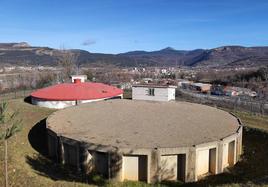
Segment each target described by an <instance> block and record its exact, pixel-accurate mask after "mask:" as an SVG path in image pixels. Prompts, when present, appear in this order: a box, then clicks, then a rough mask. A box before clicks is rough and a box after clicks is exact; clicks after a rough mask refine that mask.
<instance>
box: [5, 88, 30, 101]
mask: <svg viewBox="0 0 268 187" xmlns="http://www.w3.org/2000/svg"><path fill="white" fill-rule="evenodd" d="M33 91H35V90H33V89H31V90H26V89H25V90H15V91H12V92H6V93H0V100H11V99H19V98H26V97H28V96H30V94H31V93H32V92H33Z"/></svg>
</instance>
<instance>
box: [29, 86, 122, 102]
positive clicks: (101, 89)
mask: <svg viewBox="0 0 268 187" xmlns="http://www.w3.org/2000/svg"><path fill="white" fill-rule="evenodd" d="M120 94H123V90H121V89H119V88H116V87H114V86H109V85H106V84H103V83H93V82H85V83H79V82H78V83H63V84H57V85H54V86H50V87H47V88H43V89H40V90H37V91H35V92H32V93H31V96H32V97H35V98H38V99H44V100H54V101H67V100H93V99H102V98H110V97H114V96H118V95H120Z"/></svg>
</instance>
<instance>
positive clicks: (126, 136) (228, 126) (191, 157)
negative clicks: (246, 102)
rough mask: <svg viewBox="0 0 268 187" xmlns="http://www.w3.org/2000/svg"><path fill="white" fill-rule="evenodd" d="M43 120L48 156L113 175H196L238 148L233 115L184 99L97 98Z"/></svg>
mask: <svg viewBox="0 0 268 187" xmlns="http://www.w3.org/2000/svg"><path fill="white" fill-rule="evenodd" d="M46 125H47V131H48V148H49V155H50V156H51V157H53V158H55V159H56V160H58V161H59V162H61V163H64V164H67V165H70V166H73V167H75V168H77V169H78V170H79V171H81V172H85V173H88V172H91V171H95V172H97V173H99V174H100V175H102V176H104V177H106V178H108V179H111V180H117V181H123V180H139V181H145V182H148V183H154V182H157V181H161V180H181V181H185V182H190V181H196V180H198V179H200V178H202V177H204V176H206V175H210V174H217V173H221V172H223V170H224V169H225V168H226V167H228V166H233V165H234V164H235V163H236V162H237V161H238V159H239V156H240V154H241V152H242V126H241V124H240V121H239V120H238V119H237V118H236V117H235V116H233V115H231V114H229V113H227V112H224V111H221V110H218V109H216V108H213V107H209V106H205V105H199V104H192V103H187V102H152V101H132V100H123V99H120V100H109V101H105V102H96V103H91V104H84V105H80V106H78V107H70V108H67V109H64V110H60V111H57V112H55V113H54V114H52V115H51V116H49V117H48V119H47V124H46Z"/></svg>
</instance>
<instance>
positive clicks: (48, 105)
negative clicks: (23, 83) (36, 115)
mask: <svg viewBox="0 0 268 187" xmlns="http://www.w3.org/2000/svg"><path fill="white" fill-rule="evenodd" d="M32 104H33V105H38V106H41V107H46V108H55V109H62V108H66V107H69V106H74V105H75V101H46V100H40V99H36V98H33V97H32Z"/></svg>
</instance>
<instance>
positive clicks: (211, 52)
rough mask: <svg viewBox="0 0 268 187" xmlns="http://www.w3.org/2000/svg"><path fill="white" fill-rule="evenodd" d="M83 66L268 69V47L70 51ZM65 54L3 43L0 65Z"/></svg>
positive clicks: (53, 60) (50, 62) (53, 61)
mask: <svg viewBox="0 0 268 187" xmlns="http://www.w3.org/2000/svg"><path fill="white" fill-rule="evenodd" d="M70 51H72V52H73V53H75V54H76V55H77V59H78V61H79V63H80V64H82V65H92V66H93V65H94V66H95V65H107V64H110V65H115V66H121V67H134V66H135V67H137V66H142V67H146V66H189V67H239V66H243V67H257V66H263V65H268V47H265V46H264V47H243V46H223V47H218V48H213V49H195V50H176V49H174V48H171V47H167V48H165V49H161V50H158V51H150V52H148V51H130V52H126V53H120V54H104V53H91V52H88V51H86V50H80V49H72V50H70ZM62 55H63V51H62V50H58V49H53V48H49V47H33V46H30V45H29V44H28V43H26V42H21V43H0V65H1V64H5V65H6V64H10V65H43V66H55V65H57V61H58V60H59V59H60V58H61V57H62Z"/></svg>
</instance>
